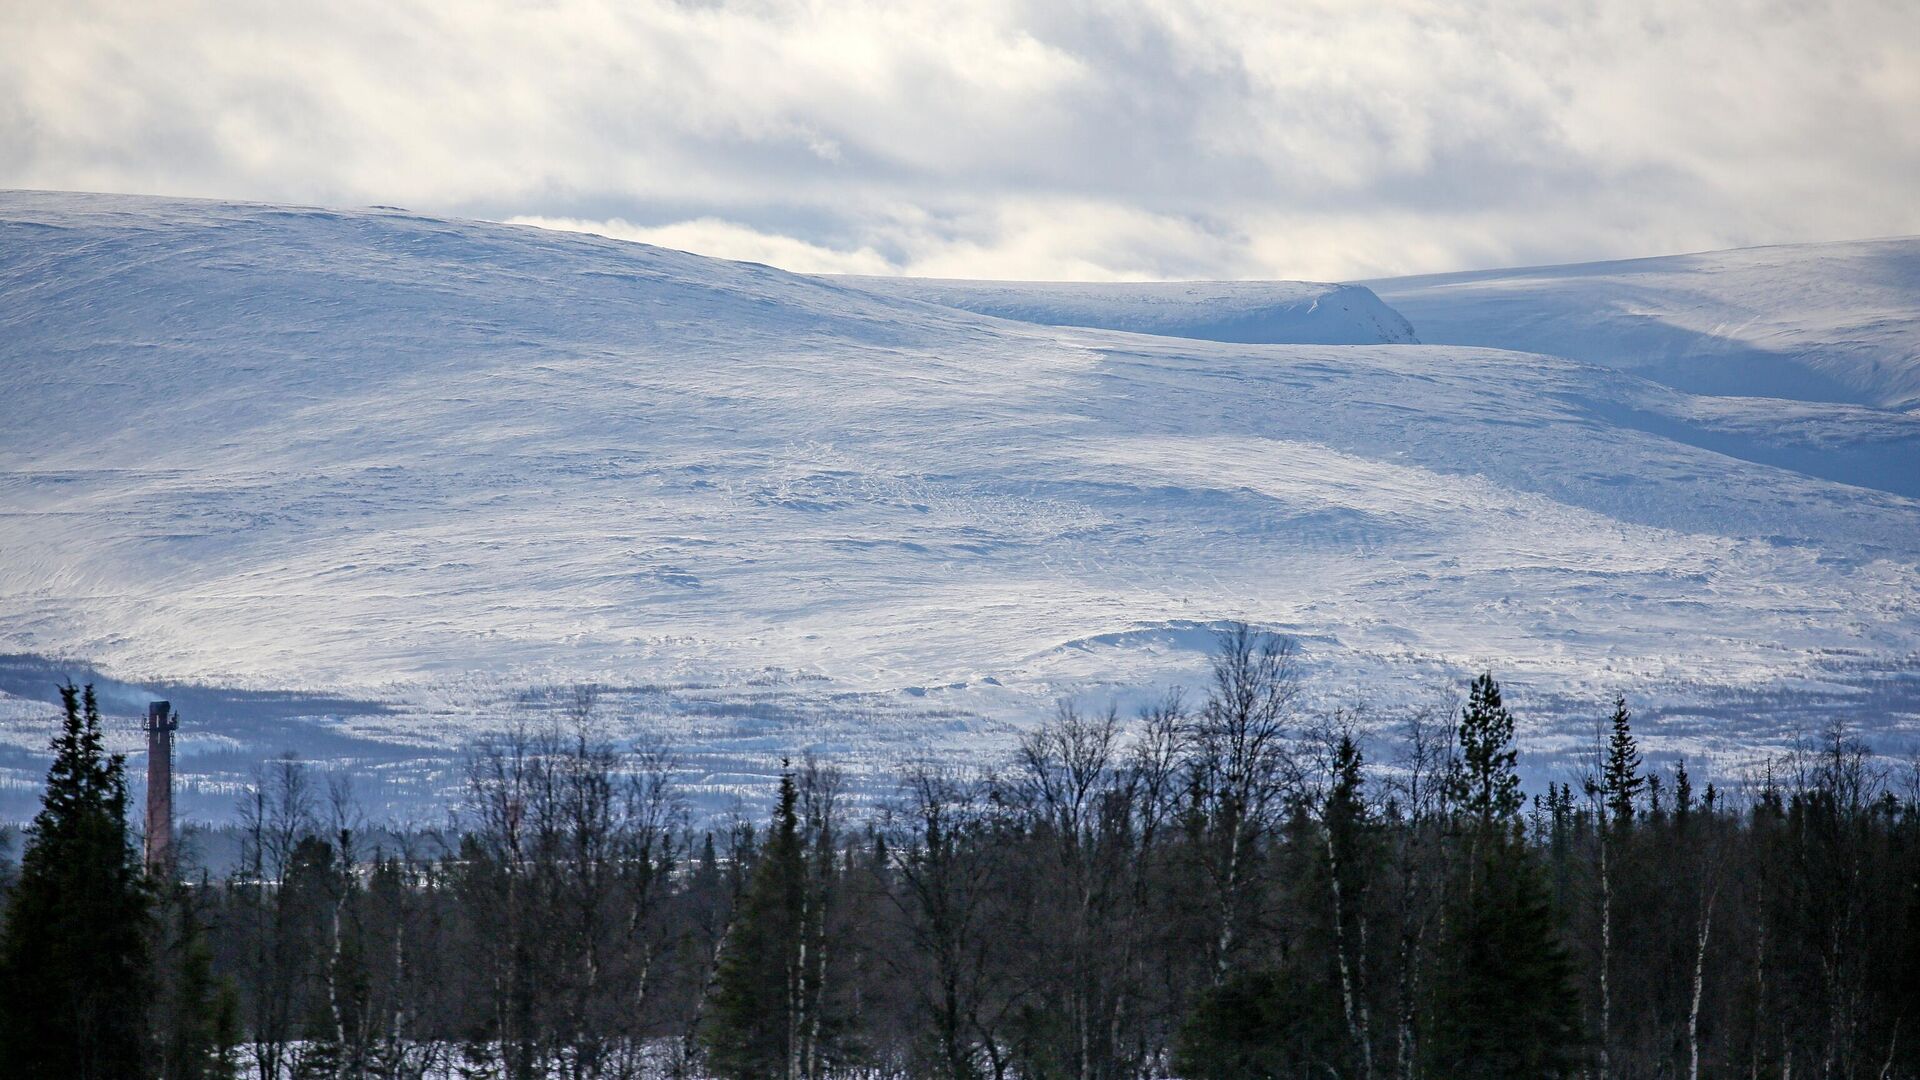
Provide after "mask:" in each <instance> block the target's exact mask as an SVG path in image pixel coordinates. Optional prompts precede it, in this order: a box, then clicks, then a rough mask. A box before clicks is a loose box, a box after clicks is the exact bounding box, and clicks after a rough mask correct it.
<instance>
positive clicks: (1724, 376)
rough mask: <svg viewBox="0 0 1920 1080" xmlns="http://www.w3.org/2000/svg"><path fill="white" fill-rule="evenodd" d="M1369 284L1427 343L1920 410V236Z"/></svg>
mask: <svg viewBox="0 0 1920 1080" xmlns="http://www.w3.org/2000/svg"><path fill="white" fill-rule="evenodd" d="M1369 284H1370V285H1371V286H1372V287H1373V289H1374V291H1375V292H1376V293H1378V294H1379V295H1380V296H1381V298H1383V299H1384V300H1386V302H1387V303H1389V304H1391V305H1393V306H1394V307H1395V308H1397V309H1398V310H1399V311H1400V312H1401V313H1402V314H1404V315H1406V316H1407V317H1408V318H1409V319H1411V320H1412V321H1413V325H1414V326H1415V327H1417V328H1418V331H1419V334H1420V340H1422V341H1427V342H1435V343H1445V344H1452V345H1487V346H1493V347H1495V348H1502V349H1523V350H1526V351H1530V352H1544V353H1552V354H1554V355H1556V356H1568V357H1572V358H1574V359H1576V360H1587V361H1590V362H1592V363H1596V364H1606V365H1608V366H1610V367H1618V368H1621V369H1623V370H1627V371H1631V372H1634V373H1635V374H1638V375H1644V376H1646V377H1647V378H1650V379H1655V380H1658V381H1660V382H1665V383H1668V384H1670V385H1672V386H1676V387H1679V388H1681V389H1684V390H1691V391H1694V392H1696V393H1705V394H1716V395H1748V396H1755V397H1779V398H1799V399H1811V400H1816V401H1840V402H1854V403H1858V404H1864V405H1873V406H1879V407H1882V408H1893V409H1905V410H1907V411H1909V412H1911V411H1914V410H1916V409H1920V237H1912V236H1909V237H1904V238H1894V239H1886V240H1861V241H1855V242H1852V243H1834V244H1799V245H1789V246H1780V247H1758V248H1742V249H1740V250H1736V251H1711V252H1705V253H1702V254H1696V255H1671V256H1666V257H1662V258H1654V259H1631V260H1627V261H1622V262H1602V263H1585V264H1581V265H1575V266H1541V267H1530V268H1526V269H1518V270H1486V271H1476V272H1471V273H1463V274H1438V275H1433V276H1428V277H1411V278H1394V279H1389V280H1385V281H1375V282H1370V283H1369ZM1907 464H1909V465H1914V464H1915V463H1914V462H1913V460H1912V459H1911V458H1910V459H1909V460H1908V462H1907Z"/></svg>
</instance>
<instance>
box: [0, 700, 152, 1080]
mask: <svg viewBox="0 0 1920 1080" xmlns="http://www.w3.org/2000/svg"><path fill="white" fill-rule="evenodd" d="M60 698H61V702H62V704H63V705H64V707H65V713H66V715H65V717H64V719H63V721H62V724H61V730H60V734H59V735H57V736H56V737H55V738H54V740H53V752H54V760H53V767H52V769H51V770H49V771H48V773H47V790H46V794H45V796H44V797H43V800H42V806H41V810H40V813H39V814H38V815H37V816H36V817H35V818H34V819H33V825H32V827H31V828H30V829H29V830H28V838H27V846H26V850H25V852H24V854H23V857H22V859H21V866H20V877H19V881H18V882H17V883H16V885H15V887H14V890H13V893H12V896H11V897H10V900H9V903H8V908H7V920H6V926H5V929H4V930H3V931H0V1077H4V1078H8V1080H12V1078H19V1080H135V1078H139V1077H144V1076H147V1075H149V1073H150V1066H151V1064H152V1056H151V1055H150V1054H149V1053H148V1046H147V1040H146V1036H147V1027H146V1015H145V1007H146V1001H147V997H148V995H147V988H148V986H149V985H150V962H149V958H148V953H147V945H146V943H147V934H148V931H149V928H150V927H149V897H148V894H147V890H146V883H145V879H144V876H143V874H142V872H141V869H140V862H139V859H138V857H137V855H136V854H135V852H134V848H133V844H132V841H131V838H130V837H129V835H128V832H127V785H126V775H125V762H124V761H123V759H122V758H121V757H120V756H119V755H117V754H115V755H109V754H108V753H107V752H106V750H105V748H104V746H103V742H102V733H101V730H100V710H99V707H98V705H97V704H96V702H95V701H94V696H93V687H92V686H88V687H87V688H86V691H85V694H84V696H83V695H82V694H81V692H80V691H78V690H75V689H74V687H73V686H72V685H71V684H69V685H67V686H65V687H62V688H61V691H60Z"/></svg>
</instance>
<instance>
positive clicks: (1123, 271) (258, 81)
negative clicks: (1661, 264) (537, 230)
mask: <svg viewBox="0 0 1920 1080" xmlns="http://www.w3.org/2000/svg"><path fill="white" fill-rule="evenodd" d="M0 187H18V188H54V189H69V190H92V191H128V192H148V193H161V194H170V195H192V196H209V197H225V198H239V199H253V200H268V201H285V202H301V203H317V204H329V205H359V204H369V203H383V204H394V205H400V206H405V207H408V208H410V209H414V210H420V211H426V212H433V213H440V214H454V215H462V216H469V217H483V218H490V219H496V220H516V221H528V222H536V223H542V224H548V225H554V226H564V227H575V228H584V229H589V230H592V231H595V232H601V233H604V234H607V235H610V236H619V237H626V238H633V239H642V240H648V241H651V242H656V243H662V244H667V245H670V246H674V247H681V248H687V249H690V250H694V251H699V252H703V253H708V254H715V255H723V256H728V257H734V258H747V259H754V260H758V261H762V262H770V263H773V264H775V265H779V266H784V267H787V268H790V269H795V270H804V271H851V272H862V273H914V274H929V275H942V276H979V277H1018V278H1190V277H1222V278H1250V277H1306V278H1320V279H1351V278H1363V277H1369V276H1380V275H1388V274H1397V273H1416V272H1424V271H1434V270H1447V269H1459V268H1469V267H1479V266H1496V265H1511V264H1518V263H1536V262H1564V261H1574V260H1580V259H1591V258H1610V257H1619V256H1630V255H1643V254H1658V253H1666V252H1673V251H1683V250H1700V249H1705V248H1715V247H1729V246H1736V245H1744V244H1757V243H1773V242H1786V241H1799V240H1823V239H1844V238H1855V237H1865V236H1882V235H1892V234H1906V233H1920V3H1916V2H1915V0H1834V2H1829V3H1802V2H1765V0H1684V2H1676V0H1597V2H1596V0H1564V2H1539V3H1519V2H1507V0H1433V2H1424V0H1369V2H1365V3H1362V2H1358V0H1350V2H1330V0H1255V2H1246V3H1242V2H1239V0H1190V2H1189V0H1104V2H1099V3H1085V2H1080V0H966V2H960V3H952V4H947V3H909V2H899V0H896V2H890V3H888V2H880V3H861V2H836V0H815V2H811V3H807V2H796V3H783V2H778V0H753V2H744V3H730V2H724V0H723V2H693V0H682V2H678V3H675V2H651V0H553V2H547V3H533V2H519V3H514V2H506V0H462V2H459V3H443V4H432V5H428V4H420V3H413V2H410V0H329V2H325V3H275V2H266V3H262V2H260V0H204V2H193V0H182V2H171V0H156V2H153V3H146V4H127V3H124V2H119V0H113V2H99V3H93V2H88V0H62V2H58V3H55V2H38V0H11V2H7V0H0Z"/></svg>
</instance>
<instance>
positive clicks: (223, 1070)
mask: <svg viewBox="0 0 1920 1080" xmlns="http://www.w3.org/2000/svg"><path fill="white" fill-rule="evenodd" d="M199 891H201V892H205V891H207V885H206V883H205V882H204V881H203V882H201V885H200V887H199ZM192 893H193V890H189V889H188V888H187V887H186V886H184V885H181V884H179V883H174V884H172V885H170V886H167V887H166V889H165V892H164V893H163V894H162V896H161V898H160V899H161V903H160V911H159V916H160V917H159V920H158V921H159V923H160V927H159V929H160V936H159V941H158V950H157V952H156V960H157V961H158V964H157V965H156V966H157V969H158V970H157V972H156V979H155V986H156V989H157V993H156V994H155V995H154V1000H155V1006H154V1013H155V1015H154V1017H153V1020H154V1032H155V1043H156V1046H155V1054H154V1063H155V1069H154V1071H155V1073H156V1074H157V1075H158V1077H159V1080H229V1078H231V1077H232V1076H233V1073H234V1065H235V1060H234V1059H235V1047H236V1045H237V1044H238V1043H239V1041H240V1003H239V999H238V998H237V997H236V996H235V994H234V990H233V987H232V985H231V984H230V983H229V982H228V981H227V980H226V979H224V978H221V977H219V976H216V975H215V974H214V972H213V950H212V948H211V946H210V944H209V942H208V940H207V933H206V929H205V927H204V925H203V920H202V917H201V915H200V912H199V911H198V910H197V909H196V904H195V897H194V896H193V895H192Z"/></svg>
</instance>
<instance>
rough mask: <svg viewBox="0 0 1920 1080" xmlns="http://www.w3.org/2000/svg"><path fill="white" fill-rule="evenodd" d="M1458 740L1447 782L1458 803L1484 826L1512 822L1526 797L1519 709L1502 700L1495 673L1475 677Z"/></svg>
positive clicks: (1459, 808) (1463, 712)
mask: <svg viewBox="0 0 1920 1080" xmlns="http://www.w3.org/2000/svg"><path fill="white" fill-rule="evenodd" d="M1456 740H1457V751H1456V753H1457V756H1456V757H1455V758H1454V760H1453V765H1452V768H1451V770H1450V772H1449V774H1448V785H1447V786H1448V794H1449V796H1450V798H1451V799H1452V801H1453V804H1454V806H1455V808H1456V809H1457V810H1458V811H1459V812H1461V813H1462V814H1465V815H1466V816H1467V817H1468V818H1470V819H1472V820H1473V821H1474V822H1476V823H1477V824H1479V825H1480V826H1482V827H1485V826H1490V825H1496V824H1501V825H1504V824H1511V823H1512V821H1513V819H1514V816H1515V815H1517V814H1518V813H1519V812H1520V806H1521V802H1522V799H1521V795H1520V774H1519V772H1518V769H1517V765H1518V763H1519V760H1520V752H1519V750H1518V749H1517V748H1516V747H1515V746H1514V742H1513V714H1512V713H1511V712H1508V711H1507V707H1506V705H1504V704H1503V703H1502V702H1501V700H1500V684H1499V683H1497V682H1494V681H1493V675H1492V674H1490V673H1489V674H1484V675H1481V676H1480V677H1479V678H1477V679H1475V680H1473V686H1472V688H1471V690H1470V691H1469V692H1468V697H1467V706H1466V708H1465V709H1463V710H1461V713H1460V726H1459V728H1458V731H1457V734H1456Z"/></svg>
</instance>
